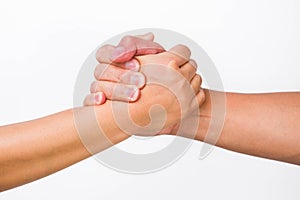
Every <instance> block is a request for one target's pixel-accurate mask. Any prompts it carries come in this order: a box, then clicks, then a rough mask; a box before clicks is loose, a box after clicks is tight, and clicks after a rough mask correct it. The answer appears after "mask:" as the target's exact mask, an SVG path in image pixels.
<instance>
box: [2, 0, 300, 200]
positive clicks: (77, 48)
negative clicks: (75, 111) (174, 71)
mask: <svg viewBox="0 0 300 200" xmlns="http://www.w3.org/2000/svg"><path fill="white" fill-rule="evenodd" d="M299 10H300V1H297V0H294V1H293V0H281V1H279V0H269V1H267V0H251V1H250V0H249V1H241V0H226V1H224V0H209V1H189V0H184V1H162V0H160V1H156V0H152V1H128V0H127V1H114V0H109V1H100V0H97V1H91V0H86V1H75V0H72V1H62V0H52V1H38V0H37V1H33V0H27V1H22V0H19V1H16V0H11V1H3V0H1V1H0V83H1V84H0V91H1V93H0V98H1V104H0V125H4V124H9V123H14V122H19V121H24V120H29V119H34V118H38V117H41V116H45V115H48V114H51V113H54V112H58V111H61V110H64V109H67V108H71V107H72V96H73V87H74V83H75V80H76V76H77V73H78V72H79V70H80V67H81V64H82V63H83V62H84V60H85V58H86V57H87V56H88V54H89V53H90V52H91V51H92V50H94V48H95V47H96V46H97V45H99V44H101V43H102V42H104V41H105V40H107V39H108V38H110V37H111V36H114V35H116V34H119V33H121V32H124V31H128V30H132V29H137V28H151V27H157V28H165V29H171V30H174V31H177V32H180V33H182V34H185V35H187V36H188V37H190V38H191V39H193V40H194V41H196V42H197V43H199V44H200V45H201V46H202V47H203V48H204V49H205V50H206V52H207V53H208V54H209V55H210V57H211V58H212V59H213V61H214V62H215V64H216V66H217V68H218V70H219V73H220V75H221V77H222V80H223V83H224V87H225V89H226V90H227V91H236V92H270V91H291V90H293V91H297V90H298V91H299V90H300V80H299V77H300V76H299V75H300V70H299V69H298V68H299V66H300V60H299V52H300V37H299V35H300V14H299ZM175 43H176V41H174V44H175ZM266 125H267V124H266ZM200 146H201V144H200V142H195V143H194V144H193V146H192V148H191V149H190V150H189V151H188V152H187V153H186V154H185V156H184V157H183V158H182V159H180V160H179V161H178V162H177V163H175V164H174V165H172V166H171V167H169V168H167V169H165V170H163V171H160V172H157V173H154V174H147V175H138V176H136V175H128V174H121V173H118V172H115V171H113V170H111V169H108V168H106V167H104V166H102V165H100V164H99V163H97V162H96V161H95V160H94V159H92V158H91V159H87V160H85V161H83V162H80V163H78V164H76V165H74V166H72V167H70V168H68V169H65V170H63V171H61V172H58V173H56V174H54V175H51V176H49V177H46V178H44V179H41V180H39V181H36V182H34V183H31V184H28V185H25V186H22V187H19V188H16V189H13V190H10V191H7V192H3V193H1V194H0V199H1V200H3V199H5V200H12V199H32V200H33V199H45V200H46V199H131V200H132V199H146V200H147V199H149V200H150V199H151V200H152V199H174V200H175V199H299V198H300V192H299V185H300V168H299V167H298V166H293V165H289V164H285V163H280V162H276V161H269V160H265V159H260V158H255V157H251V156H246V155H241V154H237V153H233V152H229V151H226V150H223V149H215V151H214V152H213V153H212V154H211V155H210V156H209V157H208V158H207V159H205V160H203V161H200V160H198V158H197V157H198V154H199V150H200ZM0 153H5V152H0Z"/></svg>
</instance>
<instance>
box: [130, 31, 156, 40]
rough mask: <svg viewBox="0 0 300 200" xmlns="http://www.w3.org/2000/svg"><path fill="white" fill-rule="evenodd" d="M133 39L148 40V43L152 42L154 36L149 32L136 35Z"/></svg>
mask: <svg viewBox="0 0 300 200" xmlns="http://www.w3.org/2000/svg"><path fill="white" fill-rule="evenodd" d="M135 37H138V38H141V39H143V40H149V41H153V40H154V34H153V33H151V32H149V33H146V34H143V35H136V36H135Z"/></svg>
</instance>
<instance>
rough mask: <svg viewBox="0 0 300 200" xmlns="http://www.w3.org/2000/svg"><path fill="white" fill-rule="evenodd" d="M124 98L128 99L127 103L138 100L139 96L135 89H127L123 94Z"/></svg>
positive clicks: (137, 90)
mask: <svg viewBox="0 0 300 200" xmlns="http://www.w3.org/2000/svg"><path fill="white" fill-rule="evenodd" d="M125 95H126V98H128V100H129V101H135V100H137V98H138V95H139V89H138V88H137V87H133V86H131V87H127V88H126V92H125Z"/></svg>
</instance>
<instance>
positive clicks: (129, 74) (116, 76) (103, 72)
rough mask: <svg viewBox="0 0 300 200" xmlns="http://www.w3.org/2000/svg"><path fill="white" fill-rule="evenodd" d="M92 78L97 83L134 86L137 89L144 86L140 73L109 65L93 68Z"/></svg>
mask: <svg viewBox="0 0 300 200" xmlns="http://www.w3.org/2000/svg"><path fill="white" fill-rule="evenodd" d="M94 76H95V78H96V80H98V81H110V82H118V83H124V84H128V85H136V86H137V87H138V88H142V87H143V86H144V85H145V84H146V78H145V76H144V75H143V74H142V73H140V72H135V71H131V70H127V69H122V68H120V67H116V66H114V65H109V64H102V63H100V64H98V65H97V67H96V68H95V71H94Z"/></svg>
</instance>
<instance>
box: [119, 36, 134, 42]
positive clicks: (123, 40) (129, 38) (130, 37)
mask: <svg viewBox="0 0 300 200" xmlns="http://www.w3.org/2000/svg"><path fill="white" fill-rule="evenodd" d="M121 41H122V43H125V44H130V43H132V42H133V41H134V37H133V36H131V35H126V36H124V37H123V38H122V40H121Z"/></svg>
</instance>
